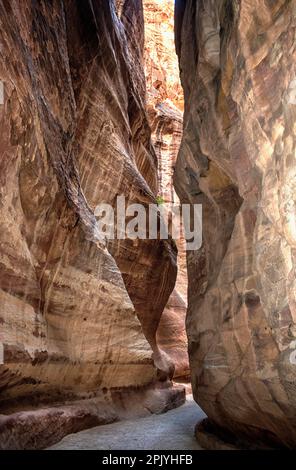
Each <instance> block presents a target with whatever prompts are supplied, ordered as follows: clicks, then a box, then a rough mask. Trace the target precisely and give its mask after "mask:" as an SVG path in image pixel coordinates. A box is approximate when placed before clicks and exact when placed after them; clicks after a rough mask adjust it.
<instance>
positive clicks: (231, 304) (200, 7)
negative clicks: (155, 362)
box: [175, 0, 296, 447]
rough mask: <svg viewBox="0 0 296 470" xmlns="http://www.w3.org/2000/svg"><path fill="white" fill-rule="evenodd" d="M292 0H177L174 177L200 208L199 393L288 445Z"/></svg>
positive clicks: (192, 266) (193, 257) (292, 435)
mask: <svg viewBox="0 0 296 470" xmlns="http://www.w3.org/2000/svg"><path fill="white" fill-rule="evenodd" d="M295 26H296V25H295V1H284V0H279V1H276V2H275V1H263V0H262V1H260V0H257V1H256V0H251V1H243V2H238V1H224V0H215V1H211V0H203V1H194V0H186V1H185V0H183V1H182V0H178V1H177V4H176V26H175V28H176V46H177V51H178V54H179V58H180V69H181V78H182V84H183V87H184V92H185V116H184V135H183V140H182V146H181V150H180V154H179V158H178V163H177V171H176V175H175V185H176V188H177V191H178V194H179V196H180V198H181V200H182V201H183V202H184V201H190V202H191V203H202V205H203V221H204V222H203V246H202V249H200V250H199V251H197V252H190V253H189V254H188V264H189V273H188V277H189V313H188V320H187V332H188V336H189V354H190V365H191V369H192V380H193V390H194V396H195V399H196V401H197V402H198V403H199V405H200V406H201V407H202V408H203V410H204V411H205V412H206V414H207V415H208V416H209V418H210V419H211V420H212V422H213V423H215V424H216V425H218V426H221V427H222V428H224V429H225V428H227V429H228V430H230V431H232V432H233V433H234V434H235V435H240V436H245V437H249V438H251V440H252V441H253V442H254V443H256V444H257V445H260V440H261V438H265V439H267V440H269V442H276V443H281V444H284V445H288V446H294V447H295V445H296V394H295V391H296V360H295V358H296V349H295V348H296V325H295V321H296V309H295V307H296V303H295V300H296V298H295V296H296V282H295V248H296V222H295V194H296V174H295V173H296V164H295V163H296V160H295V136H296V123H295V117H296V106H295V104H296V100H295V88H296V87H295V85H296V83H295V82H293V80H295V78H296V70H295V68H296V67H295V63H296V62H295V58H296V57H295V49H296V43H295V37H296V36H295V33H296V29H295Z"/></svg>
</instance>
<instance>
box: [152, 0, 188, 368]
mask: <svg viewBox="0 0 296 470" xmlns="http://www.w3.org/2000/svg"><path fill="white" fill-rule="evenodd" d="M143 5H144V19H145V73H146V83H147V109H148V118H149V123H150V125H151V129H152V141H153V144H154V148H155V151H156V155H157V160H158V183H159V186H158V196H159V198H160V199H161V200H162V201H163V202H164V203H166V204H175V205H177V204H179V198H178V196H177V194H176V192H175V190H174V187H173V173H174V168H175V163H176V159H177V154H178V150H179V147H180V143H181V138H182V122H183V106H184V102H183V90H182V87H181V83H180V77H179V68H178V58H177V55H176V52H175V43H174V2H173V1H171V0H165V1H163V0H144V2H143ZM176 244H177V247H178V275H177V282H176V286H175V289H174V291H173V293H172V295H171V297H170V298H169V301H168V303H167V305H166V308H165V310H164V312H163V314H162V316H161V320H160V324H159V327H158V330H157V338H158V341H159V344H160V347H161V348H162V349H163V350H164V351H165V352H166V353H167V354H168V355H169V357H170V358H171V359H172V361H173V362H174V365H175V376H176V377H181V376H182V377H184V376H188V375H189V361H188V352H187V338H186V331H185V316H186V309H187V269H186V254H185V242H184V239H183V238H182V239H181V240H176Z"/></svg>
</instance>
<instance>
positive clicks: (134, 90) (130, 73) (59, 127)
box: [0, 0, 176, 412]
mask: <svg viewBox="0 0 296 470" xmlns="http://www.w3.org/2000/svg"><path fill="white" fill-rule="evenodd" d="M0 41H1V48H0V55H1V65H0V79H1V85H2V86H3V88H4V97H3V98H4V99H3V101H2V102H1V104H0V121H1V131H2V132H1V137H0V152H1V159H0V197H1V199H0V217H1V229H0V243H1V251H0V342H1V343H2V345H3V348H4V363H3V364H2V365H0V389H1V397H0V409H1V410H2V411H4V412H7V410H9V409H10V408H9V407H11V406H12V404H14V405H15V404H16V403H17V404H18V406H19V407H20V408H21V406H22V405H21V403H22V400H25V399H27V404H29V405H32V404H33V403H35V402H36V403H37V404H38V403H40V401H42V400H45V401H46V400H49V399H50V400H51V401H54V400H55V399H58V400H62V399H64V397H68V398H69V397H70V398H73V397H84V396H85V395H84V394H86V393H89V392H94V393H96V392H97V391H99V390H103V392H104V394H105V395H106V394H107V395H108V394H109V392H110V390H111V389H113V390H114V389H115V390H118V389H121V388H127V387H144V386H146V385H149V384H151V383H153V382H155V381H156V380H157V379H161V380H163V381H166V380H167V379H168V378H170V377H172V375H173V369H174V367H173V364H172V361H171V360H170V359H169V358H168V356H167V355H166V354H165V353H163V352H162V351H161V350H160V348H159V344H158V342H157V339H156V331H157V328H158V324H159V320H160V317H161V314H162V311H163V309H164V307H165V305H166V303H167V300H168V298H169V296H170V294H171V292H172V290H173V287H174V284H175V278H176V248H175V246H174V244H173V243H172V242H171V241H170V240H168V241H158V240H149V239H148V240H112V241H108V240H105V239H101V238H100V237H99V236H98V226H97V220H96V218H95V216H94V212H95V208H96V206H97V204H98V203H101V202H105V203H110V204H112V205H113V206H114V205H115V201H116V196H120V195H124V196H125V198H126V204H128V203H130V202H135V203H142V204H144V205H145V206H147V205H148V204H149V203H151V202H155V201H156V199H155V198H156V196H157V193H158V179H157V157H156V154H155V151H154V149H153V146H152V144H151V136H150V128H149V124H148V120H147V116H146V109H145V93H146V91H145V77H144V68H143V61H144V60H143V47H144V26H143V11H142V3H141V1H140V0H133V1H125V2H124V3H123V2H114V3H113V2H106V1H104V0H98V1H96V2H92V1H87V2H80V1H76V0H64V1H59V0H53V1H52V2H47V1H40V2H33V1H27V2H18V1H16V0H12V1H10V2H6V1H0ZM29 405H28V406H29Z"/></svg>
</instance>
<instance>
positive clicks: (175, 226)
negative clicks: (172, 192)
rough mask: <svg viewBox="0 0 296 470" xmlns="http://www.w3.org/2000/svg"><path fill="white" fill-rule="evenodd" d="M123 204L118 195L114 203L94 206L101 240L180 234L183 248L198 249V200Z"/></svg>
mask: <svg viewBox="0 0 296 470" xmlns="http://www.w3.org/2000/svg"><path fill="white" fill-rule="evenodd" d="M157 202H158V203H157V204H148V205H146V206H145V205H143V204H129V205H127V204H126V201H125V196H124V195H121V196H118V197H117V199H116V205H115V206H116V207H113V206H112V205H110V204H107V203H102V204H99V205H98V206H97V207H96V209H95V216H96V218H97V229H98V236H99V238H100V239H102V240H106V239H107V240H114V239H117V240H124V239H127V238H128V239H131V240H135V239H142V240H145V239H149V240H157V239H161V240H167V239H168V238H169V237H172V238H173V239H174V240H179V239H180V238H181V237H182V234H184V238H185V240H186V250H198V249H199V248H200V247H201V244H202V206H201V204H181V205H175V204H167V203H165V202H163V200H160V198H158V199H157Z"/></svg>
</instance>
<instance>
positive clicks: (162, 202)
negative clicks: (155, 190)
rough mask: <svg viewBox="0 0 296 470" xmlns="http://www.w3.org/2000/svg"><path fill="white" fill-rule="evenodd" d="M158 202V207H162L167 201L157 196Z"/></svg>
mask: <svg viewBox="0 0 296 470" xmlns="http://www.w3.org/2000/svg"><path fill="white" fill-rule="evenodd" d="M156 202H157V205H158V206H160V205H161V204H164V202H165V201H164V199H163V197H162V196H157V197H156Z"/></svg>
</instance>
